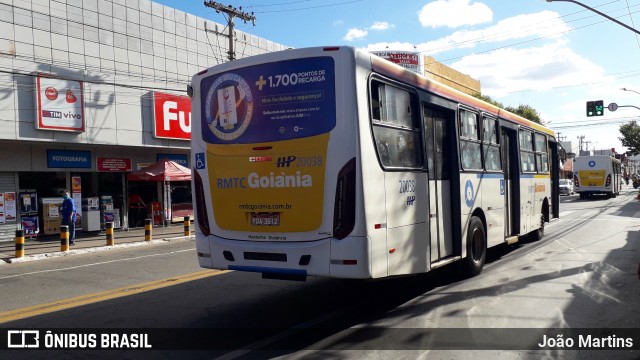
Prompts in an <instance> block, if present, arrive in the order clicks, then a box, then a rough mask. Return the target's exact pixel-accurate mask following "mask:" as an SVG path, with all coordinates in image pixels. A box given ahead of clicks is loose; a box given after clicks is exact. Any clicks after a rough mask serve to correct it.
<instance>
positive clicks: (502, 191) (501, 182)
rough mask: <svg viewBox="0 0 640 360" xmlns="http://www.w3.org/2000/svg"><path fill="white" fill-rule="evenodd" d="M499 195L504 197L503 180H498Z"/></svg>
mask: <svg viewBox="0 0 640 360" xmlns="http://www.w3.org/2000/svg"><path fill="white" fill-rule="evenodd" d="M500 195H504V179H500Z"/></svg>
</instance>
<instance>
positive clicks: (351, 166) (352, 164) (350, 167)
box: [333, 158, 356, 239]
mask: <svg viewBox="0 0 640 360" xmlns="http://www.w3.org/2000/svg"><path fill="white" fill-rule="evenodd" d="M333 206H334V208H333V237H334V238H336V239H344V238H345V237H347V235H349V234H351V231H353V227H354V226H355V222H356V158H352V159H351V160H349V161H348V162H347V163H346V164H345V165H344V166H343V167H342V169H340V172H339V173H338V181H337V183H336V201H335V203H334V205H333Z"/></svg>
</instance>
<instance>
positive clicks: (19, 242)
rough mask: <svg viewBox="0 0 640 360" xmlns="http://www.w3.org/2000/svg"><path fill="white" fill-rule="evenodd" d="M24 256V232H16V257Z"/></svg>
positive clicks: (19, 230) (20, 230)
mask: <svg viewBox="0 0 640 360" xmlns="http://www.w3.org/2000/svg"><path fill="white" fill-rule="evenodd" d="M23 256H24V230H22V229H18V230H16V257H17V258H21V257H23Z"/></svg>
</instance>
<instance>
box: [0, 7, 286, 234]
mask: <svg viewBox="0 0 640 360" xmlns="http://www.w3.org/2000/svg"><path fill="white" fill-rule="evenodd" d="M203 11H213V10H210V9H206V8H205V7H204V6H203ZM225 31H226V28H225V26H224V25H222V24H218V23H215V22H212V21H209V20H206V19H204V18H201V17H197V16H195V15H192V14H188V13H185V12H182V11H179V10H176V9H173V8H170V7H166V6H163V5H161V4H158V3H154V2H152V1H149V0H19V1H18V0H0V241H1V240H11V239H13V237H14V236H15V230H16V229H17V228H20V227H24V228H25V232H27V236H29V235H34V236H35V235H36V234H35V233H32V232H33V228H34V226H37V229H38V230H39V231H40V232H39V234H40V235H42V234H47V233H54V232H55V230H56V228H55V226H53V227H52V226H49V225H50V224H48V220H49V219H50V218H52V217H53V218H55V217H56V216H57V215H58V214H57V210H56V205H51V204H49V203H48V202H47V201H48V200H51V201H53V199H56V198H57V199H61V194H62V193H61V192H62V190H63V189H65V188H66V189H70V190H71V191H72V193H73V197H74V199H75V200H76V203H77V204H78V205H77V206H78V208H79V209H80V210H81V212H82V211H83V209H82V208H83V207H82V206H81V205H80V204H84V205H85V206H84V208H85V209H96V208H97V209H98V210H95V211H100V213H99V216H100V221H101V222H102V221H104V218H103V216H106V214H105V213H103V210H109V209H113V212H112V213H110V214H109V216H114V217H115V219H114V221H115V222H116V224H117V225H118V226H121V227H126V226H127V225H128V219H127V216H126V215H127V213H128V209H127V199H126V197H127V196H128V195H129V194H130V193H132V192H137V193H141V195H143V198H145V197H146V199H145V200H146V201H147V202H149V203H159V204H160V206H161V207H165V209H164V210H165V211H166V206H167V203H166V199H163V198H162V194H169V196H171V195H170V194H172V193H173V190H174V189H170V190H167V192H165V188H164V187H163V184H160V183H148V184H147V183H137V182H136V183H134V182H129V181H127V176H126V175H127V174H128V173H130V172H132V171H135V170H138V169H140V168H143V167H145V166H148V165H150V164H152V163H155V162H156V161H159V160H160V159H163V158H169V159H171V160H173V161H175V162H177V163H179V164H181V165H184V166H186V167H190V164H189V150H190V143H189V139H190V102H189V98H188V97H186V86H187V84H188V83H189V82H190V81H191V76H192V75H193V74H195V73H197V72H198V71H200V70H203V69H205V68H208V67H210V66H213V65H216V64H219V63H221V62H225V61H227V58H228V43H229V40H228V36H227V35H228V34H227V33H225ZM234 35H235V37H234V39H235V40H234V43H235V49H236V52H235V57H236V58H242V57H246V56H250V55H255V54H260V53H265V52H271V51H278V50H283V49H285V48H286V47H285V46H283V45H280V44H276V43H274V42H272V41H269V40H266V39H262V38H258V37H255V36H253V35H250V34H248V33H244V32H241V31H236V32H235V34H234ZM175 185H177V188H180V187H181V186H183V187H184V186H188V185H187V184H175ZM178 192H179V191H177V192H176V193H178ZM183 193H185V192H183ZM158 194H160V195H158ZM34 197H35V199H34ZM36 199H37V200H36ZM43 199H44V200H43ZM96 199H97V200H96ZM94 201H98V202H97V203H94ZM85 211H87V210H85ZM85 214H87V213H85ZM34 218H36V219H35V220H34ZM85 218H87V219H88V217H85ZM33 221H37V222H38V223H39V224H37V225H34V224H33V223H32V222H33ZM79 225H82V226H81V227H80V228H82V227H85V228H87V227H88V228H91V229H95V225H94V224H84V223H83V224H79ZM85 225H86V226H85Z"/></svg>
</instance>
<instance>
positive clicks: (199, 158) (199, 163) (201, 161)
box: [196, 153, 205, 169]
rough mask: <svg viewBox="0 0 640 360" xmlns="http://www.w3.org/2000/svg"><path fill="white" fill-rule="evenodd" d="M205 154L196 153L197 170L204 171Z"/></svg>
mask: <svg viewBox="0 0 640 360" xmlns="http://www.w3.org/2000/svg"><path fill="white" fill-rule="evenodd" d="M204 164H205V162H204V153H196V169H204Z"/></svg>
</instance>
